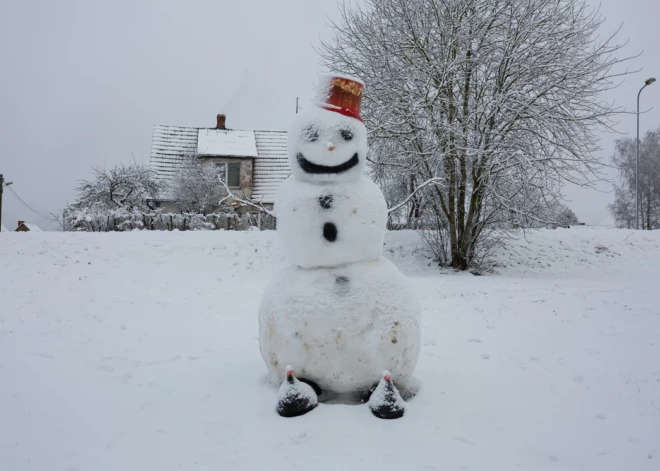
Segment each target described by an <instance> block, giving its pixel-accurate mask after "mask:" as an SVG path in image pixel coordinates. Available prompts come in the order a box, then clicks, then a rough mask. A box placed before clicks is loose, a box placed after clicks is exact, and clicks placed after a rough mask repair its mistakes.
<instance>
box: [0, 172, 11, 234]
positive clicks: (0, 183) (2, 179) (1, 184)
mask: <svg viewBox="0 0 660 471" xmlns="http://www.w3.org/2000/svg"><path fill="white" fill-rule="evenodd" d="M12 183H13V182H7V183H5V177H4V176H3V175H2V174H1V173H0V227H2V190H4V188H5V187H6V186H9V185H11V184H12Z"/></svg>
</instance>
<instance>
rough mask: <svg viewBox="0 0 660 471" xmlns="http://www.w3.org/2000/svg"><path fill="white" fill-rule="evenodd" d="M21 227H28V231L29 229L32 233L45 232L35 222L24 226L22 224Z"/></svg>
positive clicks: (25, 223)
mask: <svg viewBox="0 0 660 471" xmlns="http://www.w3.org/2000/svg"><path fill="white" fill-rule="evenodd" d="M21 226H25V227H27V229H28V230H29V231H30V232H43V231H42V230H41V228H40V227H39V226H37V225H36V224H35V223H33V222H24V223H23V224H21ZM21 226H18V227H21ZM18 227H17V229H18Z"/></svg>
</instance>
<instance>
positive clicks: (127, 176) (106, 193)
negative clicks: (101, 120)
mask: <svg viewBox="0 0 660 471" xmlns="http://www.w3.org/2000/svg"><path fill="white" fill-rule="evenodd" d="M159 189H160V185H159V184H158V182H157V180H156V175H155V173H154V171H153V170H151V169H150V168H149V167H148V166H144V165H139V164H137V163H133V164H131V165H123V164H119V165H117V166H115V167H113V168H111V169H104V168H100V167H95V168H93V178H92V179H91V180H82V181H81V182H80V184H79V185H78V188H76V190H77V192H78V195H77V197H76V201H75V202H74V203H73V204H71V205H69V206H70V208H71V209H76V208H83V207H91V206H93V205H96V206H97V207H98V206H103V207H106V208H108V209H117V208H126V209H128V210H134V209H139V210H141V209H147V208H148V200H149V199H151V198H154V197H155V196H156V195H157V194H158V191H159Z"/></svg>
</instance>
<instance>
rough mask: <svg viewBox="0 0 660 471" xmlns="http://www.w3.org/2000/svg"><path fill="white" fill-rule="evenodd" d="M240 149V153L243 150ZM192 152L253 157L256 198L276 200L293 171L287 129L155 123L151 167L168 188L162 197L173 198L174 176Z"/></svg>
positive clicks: (254, 193) (257, 199)
mask: <svg viewBox="0 0 660 471" xmlns="http://www.w3.org/2000/svg"><path fill="white" fill-rule="evenodd" d="M239 152H240V153H239ZM192 155H203V156H226V157H236V156H241V157H253V158H254V166H253V169H254V170H253V171H254V176H253V182H252V199H254V200H256V201H260V202H262V203H273V202H274V201H275V193H276V191H277V188H278V187H279V185H280V183H281V182H282V180H284V179H285V178H286V177H287V176H288V175H289V174H290V173H291V171H290V169H289V162H288V159H287V133H286V131H244V130H234V129H227V130H222V129H208V128H197V127H182V126H165V125H160V124H159V125H156V126H154V130H153V136H152V141H151V168H152V169H153V170H154V171H155V172H156V176H157V178H158V180H159V181H160V182H161V184H162V185H163V187H164V189H163V191H161V194H160V195H158V196H159V199H163V200H167V199H171V198H172V194H171V184H170V182H171V181H172V178H173V177H174V176H175V175H176V172H177V170H178V169H179V166H180V165H181V164H182V162H183V160H184V159H185V158H186V157H189V156H192Z"/></svg>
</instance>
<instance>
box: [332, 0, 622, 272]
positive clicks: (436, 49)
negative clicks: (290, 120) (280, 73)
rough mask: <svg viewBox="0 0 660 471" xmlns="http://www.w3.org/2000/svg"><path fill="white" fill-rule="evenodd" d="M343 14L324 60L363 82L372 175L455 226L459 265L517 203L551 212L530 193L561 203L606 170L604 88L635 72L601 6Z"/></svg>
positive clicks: (466, 1) (435, 3)
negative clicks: (600, 136) (601, 141)
mask: <svg viewBox="0 0 660 471" xmlns="http://www.w3.org/2000/svg"><path fill="white" fill-rule="evenodd" d="M341 15H342V20H341V22H339V23H334V24H333V25H332V26H333V28H334V32H335V34H334V37H333V38H332V39H331V40H329V41H326V42H323V43H322V45H321V47H320V51H319V52H320V54H321V57H322V60H323V61H324V63H325V64H326V65H327V66H328V67H329V68H332V69H335V70H341V71H344V72H345V73H349V74H353V75H357V76H359V77H361V78H362V79H364V80H365V81H366V82H367V93H366V94H365V97H364V100H363V104H364V118H365V124H366V125H367V128H368V129H369V131H370V137H371V142H372V148H371V153H370V161H371V162H372V164H373V167H374V173H375V176H376V178H377V179H380V180H381V181H382V179H389V180H391V181H395V182H399V184H400V182H402V181H406V182H412V184H411V185H409V186H408V188H407V190H406V191H407V192H408V193H409V194H413V193H414V194H415V195H416V196H417V197H419V198H420V200H423V210H424V211H430V212H432V214H433V218H431V219H435V220H436V221H444V222H446V226H447V228H448V238H449V241H450V247H451V260H450V262H449V264H450V265H451V266H452V267H454V268H457V269H467V268H468V267H469V266H470V264H471V263H472V261H473V260H474V259H475V257H476V256H477V253H479V248H478V245H479V243H480V242H482V241H483V238H484V237H485V235H486V234H487V233H488V232H489V230H490V229H489V228H492V227H493V226H495V225H498V224H502V223H505V222H506V221H507V220H508V219H509V218H510V215H511V214H512V213H516V214H518V215H525V217H528V218H536V219H541V220H542V219H543V218H544V214H543V212H542V211H541V210H540V209H541V208H542V206H543V205H542V204H531V205H530V204H528V203H529V197H530V196H533V197H534V198H535V200H534V202H535V203H541V202H542V201H547V202H555V201H557V200H558V199H560V194H561V188H562V186H563V184H564V183H565V182H567V181H569V182H573V183H576V184H578V185H591V184H593V182H594V181H595V180H597V179H598V178H599V170H600V169H601V165H602V164H601V162H600V161H598V159H597V158H596V157H595V156H594V155H595V151H596V150H598V142H597V137H596V131H598V130H603V129H611V126H612V125H613V122H612V117H613V116H614V115H615V114H616V113H617V112H620V109H618V108H616V107H614V106H613V104H611V103H609V102H605V101H603V100H602V99H601V94H602V93H603V92H605V91H607V90H610V89H612V88H614V87H616V86H617V85H618V82H617V80H618V78H619V77H620V76H621V75H625V74H626V73H627V72H626V71H618V70H616V69H618V68H619V67H618V66H619V65H620V64H621V63H622V62H623V61H625V60H626V59H625V58H623V59H622V58H618V57H617V56H616V54H617V53H618V52H619V50H620V47H621V46H620V45H618V44H616V43H615V42H614V38H615V33H613V34H611V35H607V36H601V35H600V33H601V31H600V27H601V25H602V22H603V20H602V18H601V16H600V15H599V13H598V12H597V11H593V10H590V9H589V8H588V7H587V6H586V5H585V4H584V3H582V2H580V1H577V0H407V1H403V0H365V2H364V6H347V5H345V6H344V7H343V8H342V10H341ZM395 175H397V176H398V178H397V177H395ZM421 186H424V188H423V189H422V190H421V191H417V190H418V188H419V187H421ZM413 187H414V188H413ZM406 204H408V205H409V207H412V206H414V205H415V204H419V201H415V200H413V199H412V198H410V199H409V200H408V201H407V203H406ZM419 208H420V209H421V208H422V205H420V206H419Z"/></svg>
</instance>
